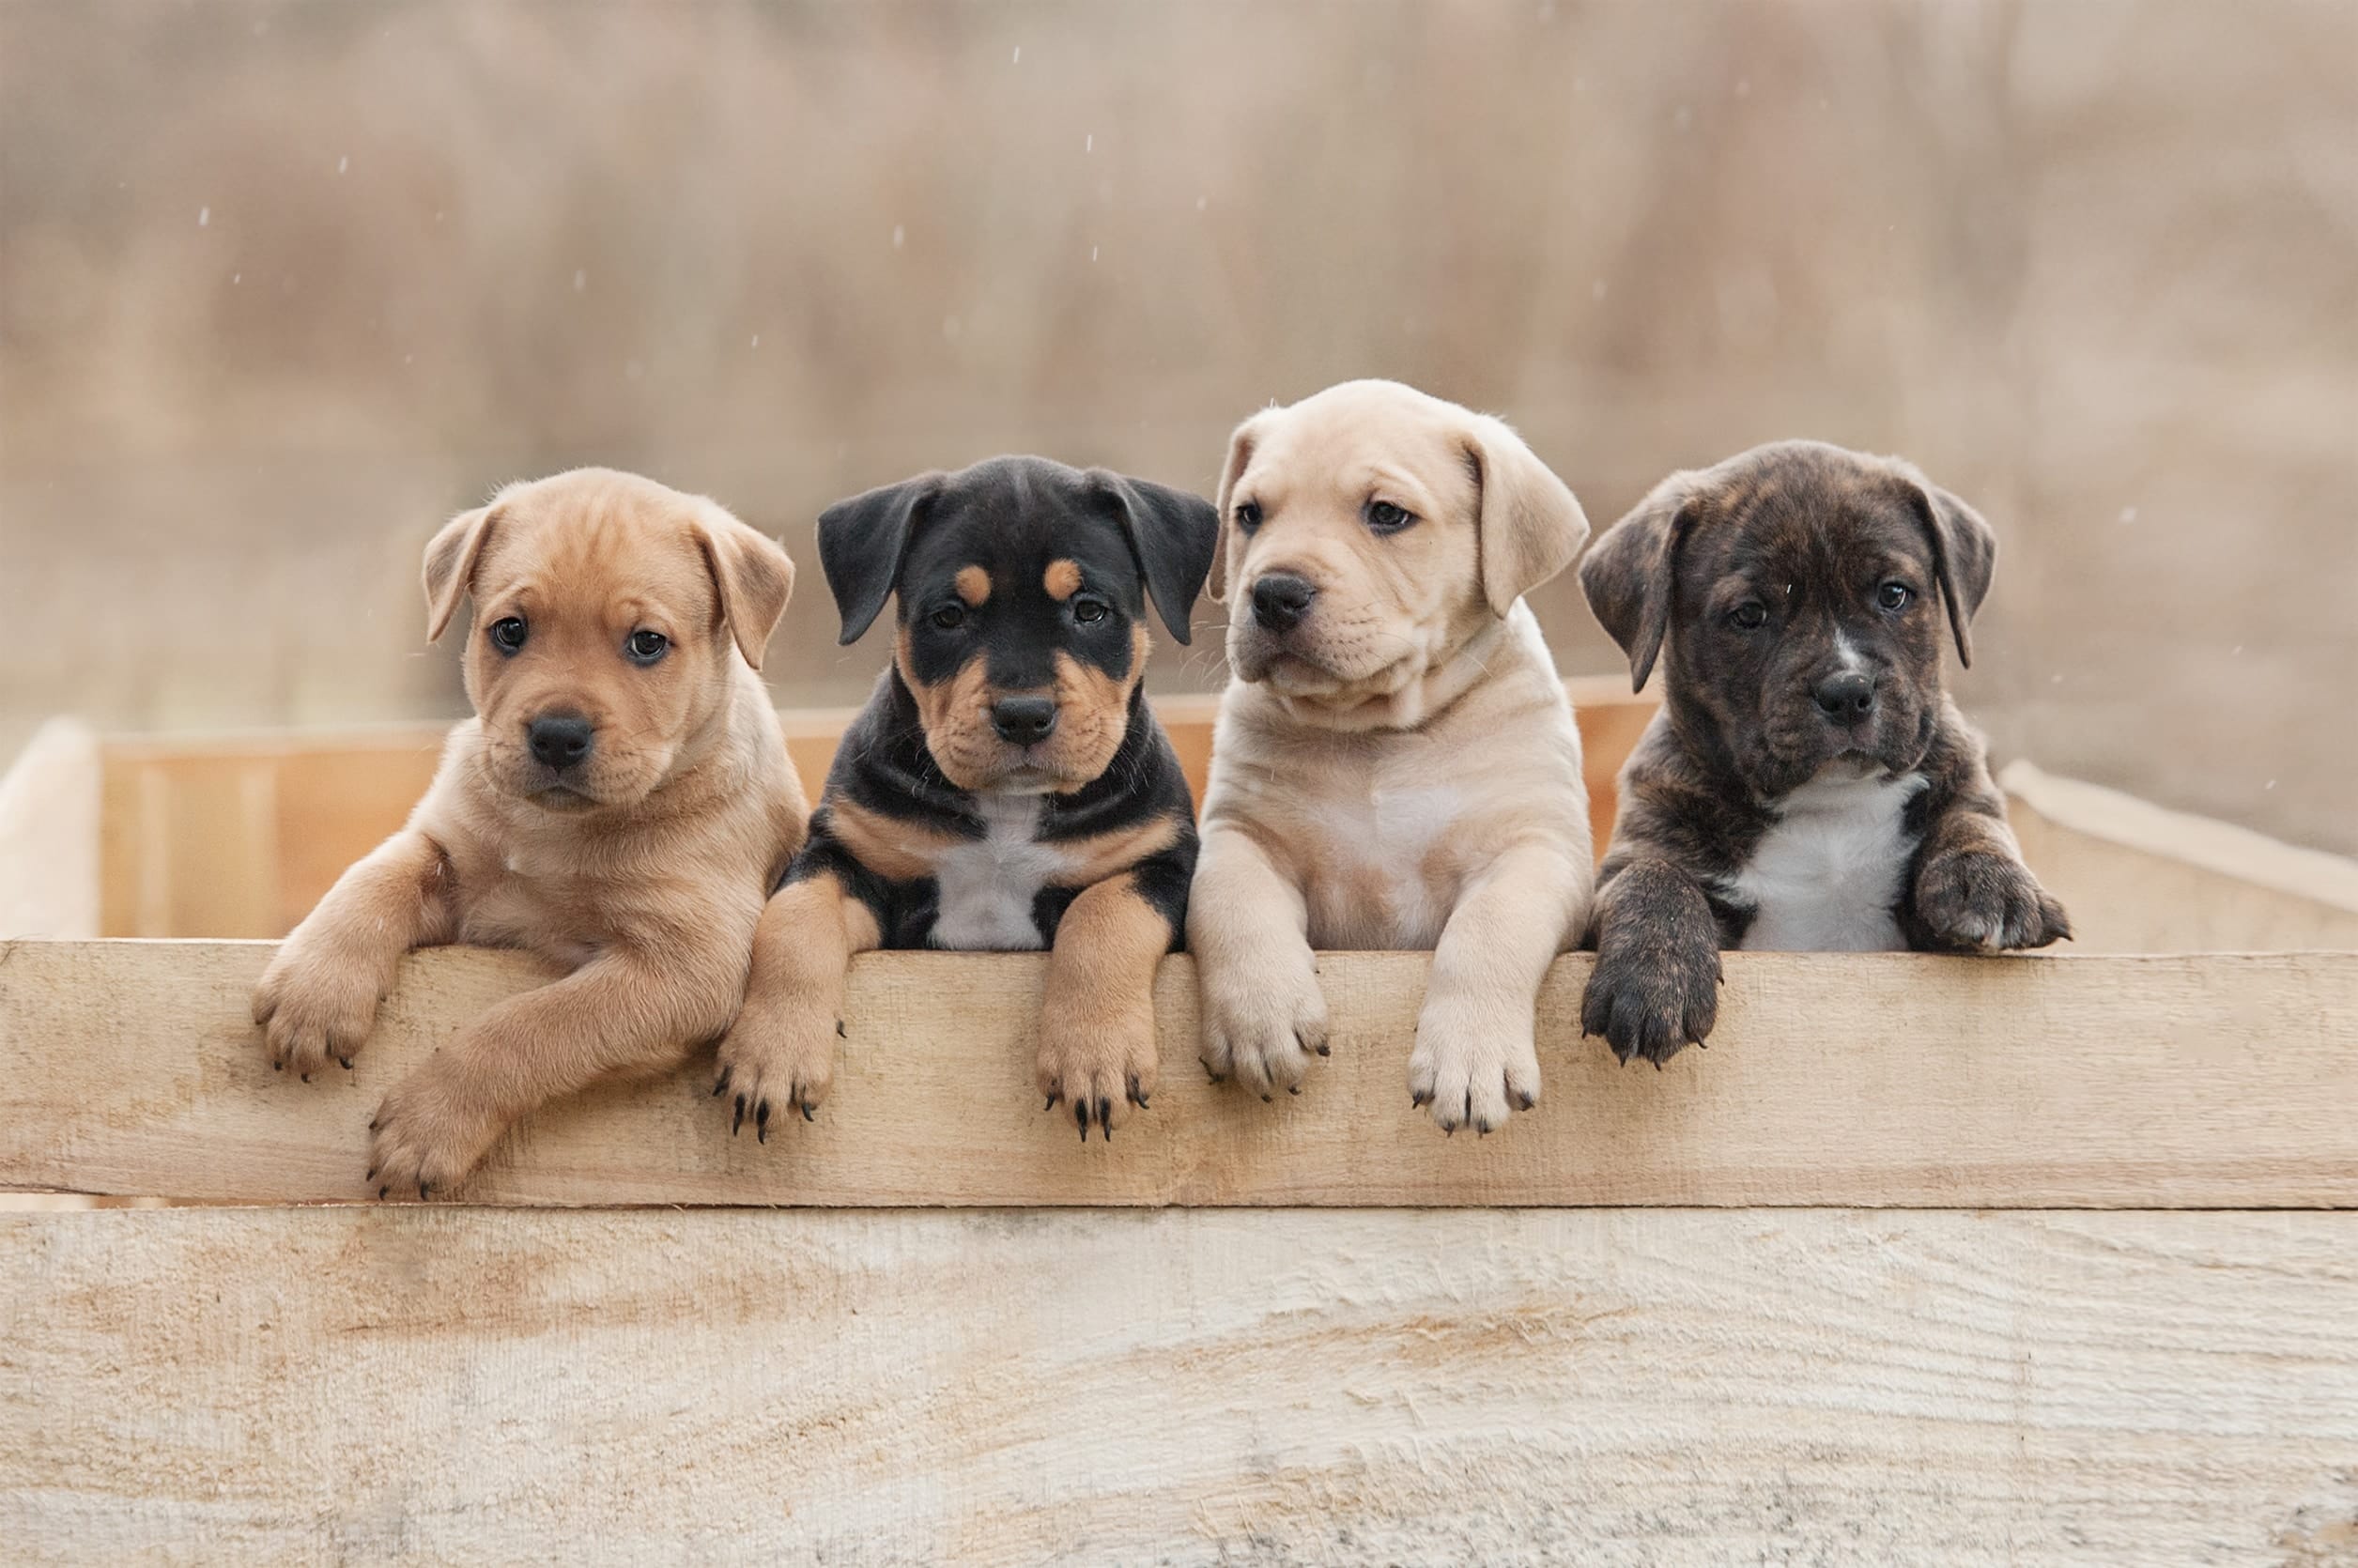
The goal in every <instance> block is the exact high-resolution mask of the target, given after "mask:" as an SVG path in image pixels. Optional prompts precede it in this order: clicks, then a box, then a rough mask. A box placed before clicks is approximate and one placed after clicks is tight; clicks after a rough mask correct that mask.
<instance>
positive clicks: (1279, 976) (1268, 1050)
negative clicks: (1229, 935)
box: [1197, 946, 1330, 1099]
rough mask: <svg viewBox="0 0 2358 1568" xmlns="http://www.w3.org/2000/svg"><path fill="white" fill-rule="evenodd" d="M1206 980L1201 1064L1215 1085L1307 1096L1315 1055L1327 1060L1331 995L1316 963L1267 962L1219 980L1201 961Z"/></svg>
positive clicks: (1293, 957) (1307, 959) (1278, 957)
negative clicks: (1232, 1082)
mask: <svg viewBox="0 0 2358 1568" xmlns="http://www.w3.org/2000/svg"><path fill="white" fill-rule="evenodd" d="M1197 964H1198V970H1197V972H1198V974H1199V975H1200V976H1202V986H1203V992H1202V998H1201V1000H1202V1005H1203V1063H1204V1070H1205V1071H1206V1072H1209V1073H1210V1074H1211V1081H1212V1082H1213V1083H1215V1084H1219V1083H1224V1082H1225V1081H1226V1080H1227V1079H1228V1078H1230V1077H1232V1076H1233V1077H1234V1078H1235V1079H1236V1080H1237V1082H1238V1083H1240V1084H1243V1085H1244V1087H1245V1088H1247V1089H1248V1090H1250V1091H1252V1092H1253V1093H1254V1094H1256V1095H1259V1096H1260V1097H1261V1098H1262V1099H1275V1098H1276V1096H1277V1091H1278V1090H1280V1089H1283V1090H1285V1091H1286V1092H1287V1093H1288V1094H1300V1093H1301V1092H1302V1075H1303V1074H1304V1073H1306V1072H1308V1071H1309V1069H1310V1058H1311V1057H1312V1056H1313V1055H1318V1056H1323V1055H1326V1054H1327V1053H1328V1051H1329V1049H1330V1048H1329V1046H1328V1044H1327V1023H1326V993H1325V992H1322V991H1320V990H1319V989H1318V963H1317V961H1315V960H1314V959H1313V958H1312V957H1311V956H1310V949H1309V948H1308V947H1306V946H1304V947H1302V948H1301V949H1300V950H1299V952H1298V953H1294V954H1287V953H1278V954H1274V955H1268V956H1264V957H1263V958H1261V959H1258V960H1256V961H1254V962H1252V963H1249V964H1244V965H1227V966H1223V967H1221V968H1220V969H1219V970H1218V971H1217V972H1215V970H1214V969H1213V968H1212V967H1211V966H1209V965H1205V964H1204V963H1203V961H1202V960H1200V959H1198V960H1197Z"/></svg>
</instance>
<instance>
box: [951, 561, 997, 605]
mask: <svg viewBox="0 0 2358 1568" xmlns="http://www.w3.org/2000/svg"><path fill="white" fill-rule="evenodd" d="M952 581H953V582H955V583H956V585H957V588H958V596H959V597H960V598H961V599H963V600H964V601H965V602H966V605H967V607H969V608H972V607H975V606H978V605H980V604H981V603H982V602H983V601H984V600H986V599H988V598H990V597H991V574H990V573H988V572H986V571H984V570H983V569H982V568H981V567H979V566H961V567H960V568H958V576H956V577H955V578H953V579H952Z"/></svg>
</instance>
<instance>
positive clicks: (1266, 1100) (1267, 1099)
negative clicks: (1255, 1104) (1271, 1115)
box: [1261, 1095, 1277, 1105]
mask: <svg viewBox="0 0 2358 1568" xmlns="http://www.w3.org/2000/svg"><path fill="white" fill-rule="evenodd" d="M1276 1098H1277V1097H1276V1096H1275V1095H1263V1096H1262V1097H1261V1103H1262V1104H1264V1105H1267V1104H1268V1103H1269V1102H1270V1101H1271V1100H1273V1099H1276Z"/></svg>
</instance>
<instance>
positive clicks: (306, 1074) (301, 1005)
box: [254, 940, 378, 1083]
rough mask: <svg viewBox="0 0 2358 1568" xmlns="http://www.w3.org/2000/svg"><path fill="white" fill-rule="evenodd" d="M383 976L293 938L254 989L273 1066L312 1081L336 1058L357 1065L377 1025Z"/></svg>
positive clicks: (256, 1018) (256, 1012) (257, 1019)
mask: <svg viewBox="0 0 2358 1568" xmlns="http://www.w3.org/2000/svg"><path fill="white" fill-rule="evenodd" d="M377 1000H378V994H377V976H375V975H374V974H372V973H370V972H369V971H368V970H367V969H366V968H365V967H363V966H361V965H358V964H349V963H338V962H335V961H332V960H331V959H327V958H324V957H322V956H321V955H320V954H318V953H317V952H316V951H314V950H313V949H311V948H310V947H308V946H306V945H303V944H301V943H299V942H296V941H293V940H289V941H288V942H286V943H285V944H283V945H281V946H280V947H279V950H278V956H277V957H275V958H273V959H272V960H271V961H270V967H269V968H268V969H265V970H264V971H263V972H262V980H261V983H260V984H258V985H256V986H255V987H254V1022H256V1023H258V1024H260V1025H261V1026H262V1038H263V1042H264V1044H265V1045H267V1046H268V1047H269V1049H270V1065H271V1066H272V1067H274V1068H279V1069H280V1070H282V1071H287V1070H291V1071H293V1072H295V1073H297V1074H299V1075H300V1076H301V1078H302V1080H303V1082H305V1083H309V1082H310V1081H311V1075H312V1074H313V1073H315V1072H317V1071H318V1070H319V1069H320V1068H324V1067H326V1066H327V1065H328V1064H329V1063H330V1062H331V1061H332V1062H334V1063H336V1064H337V1065H338V1066H339V1067H345V1068H349V1067H350V1066H351V1065H352V1056H353V1053H356V1052H358V1051H359V1050H360V1048H361V1046H362V1042H363V1041H365V1040H366V1039H367V1038H368V1036H369V1031H370V1030H372V1029H374V1028H375V1027H376V1026H377Z"/></svg>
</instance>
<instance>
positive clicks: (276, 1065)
mask: <svg viewBox="0 0 2358 1568" xmlns="http://www.w3.org/2000/svg"><path fill="white" fill-rule="evenodd" d="M270 1070H271V1071H272V1072H285V1070H286V1064H285V1062H272V1063H271V1064H270Z"/></svg>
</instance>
